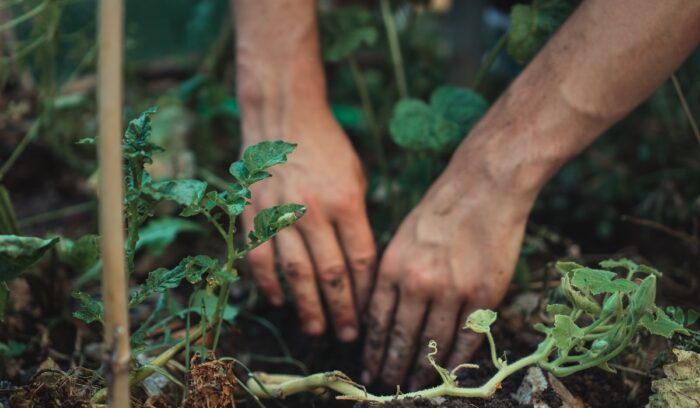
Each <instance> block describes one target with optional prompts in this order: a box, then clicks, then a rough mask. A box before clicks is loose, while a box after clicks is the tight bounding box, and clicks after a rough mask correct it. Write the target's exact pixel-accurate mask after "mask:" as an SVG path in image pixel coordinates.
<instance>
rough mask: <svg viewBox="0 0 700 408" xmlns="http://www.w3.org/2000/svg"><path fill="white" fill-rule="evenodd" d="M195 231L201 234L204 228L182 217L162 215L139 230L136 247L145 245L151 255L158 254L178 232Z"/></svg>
mask: <svg viewBox="0 0 700 408" xmlns="http://www.w3.org/2000/svg"><path fill="white" fill-rule="evenodd" d="M183 232H196V233H198V234H203V233H205V232H206V229H205V228H203V227H202V226H201V225H199V224H197V223H195V222H192V221H188V220H183V219H182V218H175V217H164V218H160V219H157V220H154V221H151V222H150V223H149V224H148V225H146V226H145V227H144V228H142V229H141V230H140V231H139V241H138V243H137V244H136V248H137V249H138V248H142V247H146V249H147V250H148V252H150V253H151V254H152V255H153V256H160V255H162V254H163V252H165V249H166V248H167V247H168V246H169V245H170V244H172V243H173V241H175V238H176V237H177V236H178V234H182V233H183Z"/></svg>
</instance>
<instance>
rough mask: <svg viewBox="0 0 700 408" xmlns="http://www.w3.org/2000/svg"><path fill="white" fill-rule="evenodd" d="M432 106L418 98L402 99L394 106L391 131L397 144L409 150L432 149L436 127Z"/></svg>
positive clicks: (390, 125) (390, 124)
mask: <svg viewBox="0 0 700 408" xmlns="http://www.w3.org/2000/svg"><path fill="white" fill-rule="evenodd" d="M435 121H436V118H435V114H434V113H433V110H432V108H431V107H430V106H429V105H428V104H426V103H425V102H423V101H421V100H418V99H402V100H400V101H399V102H398V103H397V104H396V106H395V107H394V115H393V117H392V118H391V122H390V123H389V133H390V134H391V138H392V139H393V140H394V142H396V144H397V145H399V146H401V147H403V148H405V149H408V150H416V151H422V150H431V139H432V137H433V134H434V128H435V127H436V125H435V123H434V122H435Z"/></svg>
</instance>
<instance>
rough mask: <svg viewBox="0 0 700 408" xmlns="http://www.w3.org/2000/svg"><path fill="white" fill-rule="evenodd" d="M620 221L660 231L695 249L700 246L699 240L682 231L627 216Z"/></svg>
mask: <svg viewBox="0 0 700 408" xmlns="http://www.w3.org/2000/svg"><path fill="white" fill-rule="evenodd" d="M622 221H626V222H631V223H632V224H637V225H641V226H643V227H649V228H652V229H655V230H657V231H661V232H663V233H664V234H667V235H670V236H672V237H674V238H678V239H680V240H682V241H684V242H685V243H686V244H689V245H692V246H695V247H698V246H700V238H698V237H694V236H692V235H690V234H686V233H685V232H683V231H678V230H674V229H673V228H669V227H667V226H665V225H663V224H659V223H658V222H656V221H652V220H647V219H644V218H637V217H632V216H629V215H623V216H622Z"/></svg>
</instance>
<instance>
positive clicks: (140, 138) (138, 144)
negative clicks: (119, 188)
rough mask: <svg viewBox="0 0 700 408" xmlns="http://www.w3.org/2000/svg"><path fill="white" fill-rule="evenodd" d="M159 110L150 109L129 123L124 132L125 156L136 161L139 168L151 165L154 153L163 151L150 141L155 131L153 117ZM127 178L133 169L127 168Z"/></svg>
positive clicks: (123, 146)
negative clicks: (146, 164)
mask: <svg viewBox="0 0 700 408" xmlns="http://www.w3.org/2000/svg"><path fill="white" fill-rule="evenodd" d="M156 110H157V108H155V107H150V108H148V109H146V110H145V111H144V112H142V113H141V114H140V115H139V116H138V117H137V118H136V119H133V120H131V121H130V122H129V125H128V126H127V127H126V131H125V132H124V139H123V145H122V148H123V150H124V156H125V158H126V159H127V160H129V159H132V160H136V161H137V162H138V163H137V167H140V168H142V166H143V164H144V163H151V162H152V161H153V160H152V156H153V154H154V153H157V152H160V151H163V149H162V148H161V147H160V146H157V145H155V144H153V143H151V142H150V141H149V139H150V138H151V134H152V132H153V129H152V127H151V115H153V114H154V113H156ZM126 170H127V176H129V175H130V174H129V173H130V172H131V170H132V169H130V168H129V166H127V169H126Z"/></svg>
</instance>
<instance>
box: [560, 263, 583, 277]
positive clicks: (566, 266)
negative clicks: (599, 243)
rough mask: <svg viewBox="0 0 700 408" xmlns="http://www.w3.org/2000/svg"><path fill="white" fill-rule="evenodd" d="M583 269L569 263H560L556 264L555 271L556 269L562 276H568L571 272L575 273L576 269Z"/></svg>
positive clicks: (578, 265)
mask: <svg viewBox="0 0 700 408" xmlns="http://www.w3.org/2000/svg"><path fill="white" fill-rule="evenodd" d="M583 267H584V266H583V265H580V264H577V263H576V262H569V261H558V262H557V263H556V264H554V269H556V270H557V272H559V273H560V274H561V275H562V276H564V275H566V274H568V273H569V272H573V271H574V269H579V268H583Z"/></svg>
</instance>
